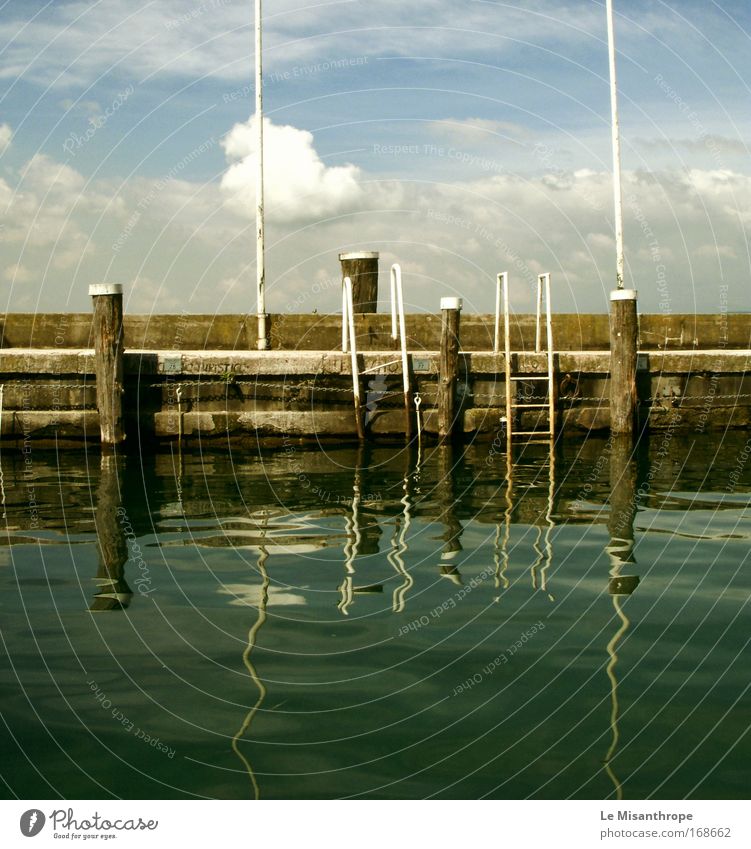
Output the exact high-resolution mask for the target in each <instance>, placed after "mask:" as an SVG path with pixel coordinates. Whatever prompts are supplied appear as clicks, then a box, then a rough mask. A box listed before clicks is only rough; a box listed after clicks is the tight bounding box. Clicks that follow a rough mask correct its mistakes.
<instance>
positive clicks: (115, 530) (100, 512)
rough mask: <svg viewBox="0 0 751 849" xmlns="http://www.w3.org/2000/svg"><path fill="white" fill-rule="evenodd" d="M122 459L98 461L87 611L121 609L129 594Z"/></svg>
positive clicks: (108, 457) (106, 456)
mask: <svg viewBox="0 0 751 849" xmlns="http://www.w3.org/2000/svg"><path fill="white" fill-rule="evenodd" d="M122 466H123V460H122V458H121V457H119V456H117V455H116V454H110V453H103V454H102V456H101V458H100V460H99V486H98V487H97V490H96V507H95V511H94V524H95V527H96V539H97V550H98V555H99V565H98V568H97V573H96V577H95V579H94V580H95V582H96V585H97V593H96V595H95V596H94V598H93V600H92V602H91V606H90V607H89V610H92V611H95V612H97V613H100V612H103V611H106V610H124V609H125V608H127V607H128V606H129V605H130V601H131V599H132V598H133V591H132V590H131V588H130V587H129V586H128V583H127V581H126V580H125V564H126V563H127V562H128V544H127V541H126V539H125V530H124V526H123V519H124V518H125V516H126V513H125V511H124V509H123V506H122V496H121V485H120V472H121V469H122Z"/></svg>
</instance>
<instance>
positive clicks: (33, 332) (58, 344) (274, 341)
mask: <svg viewBox="0 0 751 849" xmlns="http://www.w3.org/2000/svg"><path fill="white" fill-rule="evenodd" d="M493 320H494V319H493V316H492V315H469V314H466V313H465V314H463V316H462V347H463V349H464V350H465V351H468V350H473V351H490V350H492V348H493ZM269 323H270V331H269V332H270V337H271V346H272V348H273V349H275V350H315V351H334V350H337V349H338V347H339V346H340V344H341V316H340V315H319V314H316V313H313V314H299V313H294V314H272V315H270V316H269ZM91 325H92V316H91V314H89V313H65V314H55V313H7V314H0V348H36V349H39V348H52V349H71V348H89V347H91V346H92V344H93V341H92V335H91ZM356 325H357V335H358V347H359V348H360V349H362V348H370V349H373V350H389V349H391V348H392V342H391V319H390V316H389V315H387V314H385V313H381V314H371V315H358V316H357V321H356ZM534 325H535V319H534V316H533V315H526V314H524V315H515V316H513V317H512V322H511V336H512V340H511V347H512V348H513V349H515V350H534ZM124 327H125V347H126V349H128V350H133V349H146V350H162V351H182V350H213V351H232V350H240V351H247V350H251V349H254V348H255V347H256V316H255V315H190V316H188V315H126V316H125V319H124ZM406 330H407V337H408V340H409V349H410V351H412V352H414V353H417V352H419V351H420V350H430V351H437V350H438V348H439V341H440V332H441V320H440V316H438V315H431V314H412V315H407V317H406ZM553 340H554V343H555V349H556V350H557V351H607V350H608V349H609V329H608V316H607V315H606V314H602V315H600V314H591V315H584V314H566V313H562V314H561V313H559V314H557V315H554V316H553ZM705 348H719V349H723V350H728V349H748V348H751V316H749V315H747V314H729V315H723V314H720V315H693V314H686V315H642V316H640V317H639V350H641V351H658V350H701V349H705Z"/></svg>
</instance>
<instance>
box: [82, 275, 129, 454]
mask: <svg viewBox="0 0 751 849" xmlns="http://www.w3.org/2000/svg"><path fill="white" fill-rule="evenodd" d="M89 294H90V295H91V296H92V297H93V299H94V321H93V326H92V333H93V335H94V361H95V362H94V367H95V372H96V406H97V410H98V412H99V429H100V433H101V439H102V444H103V445H117V444H119V443H120V442H123V440H124V439H125V428H124V426H123V287H122V286H121V285H119V284H118V283H113V284H108V283H99V284H96V285H94V286H89Z"/></svg>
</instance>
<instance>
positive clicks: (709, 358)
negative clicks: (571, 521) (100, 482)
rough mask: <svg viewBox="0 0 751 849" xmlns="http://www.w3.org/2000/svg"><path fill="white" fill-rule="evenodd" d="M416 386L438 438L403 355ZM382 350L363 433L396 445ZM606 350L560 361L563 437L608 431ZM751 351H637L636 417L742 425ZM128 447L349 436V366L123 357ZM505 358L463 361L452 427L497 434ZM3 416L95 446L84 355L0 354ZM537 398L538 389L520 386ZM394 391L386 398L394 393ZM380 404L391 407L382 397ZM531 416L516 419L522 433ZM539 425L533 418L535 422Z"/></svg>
mask: <svg viewBox="0 0 751 849" xmlns="http://www.w3.org/2000/svg"><path fill="white" fill-rule="evenodd" d="M410 359H411V368H412V372H413V386H414V388H415V389H416V390H417V391H419V392H420V394H421V396H422V401H423V403H422V407H421V411H422V424H423V427H424V429H425V431H426V432H427V433H428V434H430V433H433V432H434V431H435V428H436V421H435V419H436V416H435V407H434V405H435V401H436V394H437V393H436V389H437V370H438V356H437V354H435V353H431V352H425V353H423V352H417V353H415V354H413V355H411V358H410ZM393 360H394V355H393V353H391V352H381V353H374V352H371V353H365V354H363V355H361V369H372V370H373V373H372V374H371V375H369V376H368V377H367V379H365V380H364V385H366V388H367V390H368V396H367V398H368V401H369V402H370V413H369V416H368V430H369V433H370V435H372V436H373V437H380V438H389V439H403V434H404V411H403V407H402V399H401V374H400V365H399V364H398V363H395V362H393ZM609 364H610V358H609V354H608V352H607V351H590V352H587V351H578V352H566V351H561V352H559V353H558V354H556V374H557V381H558V392H559V398H560V400H559V411H560V420H561V424H562V426H563V428H564V430H566V431H568V432H570V433H580V434H584V433H588V432H590V431H599V430H603V429H606V428H607V427H608V426H609V411H608V402H607V399H608V395H609V377H608V372H609ZM514 365H515V370H517V371H522V372H524V373H526V374H534V373H540V372H543V371H545V368H546V363H545V357H544V355H536V354H523V355H518V356H517V361H516V362H515V364H514ZM750 368H751V351H749V350H745V351H740V350H737V351H733V350H729V349H727V350H715V351H668V352H663V351H652V352H642V354H641V356H640V370H639V373H638V381H637V382H638V388H639V394H640V399H641V403H640V414H641V416H642V418H643V420H644V421H646V422H647V423H648V425H649V427H650V428H651V429H653V430H661V429H663V430H664V429H671V430H683V431H691V430H693V431H701V430H705V429H709V428H713V427H714V428H717V427H720V428H725V427H747V426H748V425H749V423H750V422H751V375H750V373H749V369H750ZM125 369H126V383H125V392H126V398H125V409H126V415H127V420H126V428H127V431H128V433H129V442H132V443H133V444H135V445H137V446H139V448H140V449H141V450H142V449H143V448H144V447H146V446H148V445H151V444H155V442H156V441H158V440H170V439H175V438H176V437H178V436H180V435H182V436H183V437H185V438H188V439H191V438H192V439H194V440H200V441H201V444H208V443H216V444H219V445H221V444H226V443H227V442H228V441H242V440H253V441H254V440H255V439H256V438H257V437H258V436H262V437H264V438H269V439H273V438H279V439H282V438H286V437H288V436H293V437H295V438H309V437H315V438H317V439H332V440H341V439H350V438H354V436H355V423H354V416H353V407H352V383H351V376H350V358H349V356H348V355H342V354H341V353H339V352H336V351H334V352H328V353H327V352H323V351H286V352H259V351H221V350H214V351H192V352H191V351H181V352H177V351H175V352H172V351H169V350H167V351H143V352H133V351H131V352H130V353H127V354H126V357H125ZM504 371H505V362H504V357H503V355H501V354H498V355H494V354H492V353H480V352H474V353H472V352H465V353H463V354H462V355H461V356H460V372H459V373H460V384H459V387H458V394H459V397H460V400H461V404H460V412H459V415H460V427H461V429H463V430H464V432H465V433H466V434H467V435H468V436H473V437H474V436H477V437H482V438H493V437H494V436H495V435H496V434H497V433H498V431H499V428H500V417H501V415H502V413H503V412H504V409H503V406H504V403H505V400H504V399H505V383H504ZM0 386H2V388H3V412H2V416H1V417H0V434H1V435H2V437H3V438H4V439H6V440H11V441H16V442H17V443H19V444H23V443H24V441H26V440H30V439H34V440H42V441H54V440H57V442H58V444H64V443H66V442H71V443H76V442H80V441H81V440H85V439H96V438H97V436H98V417H97V413H96V405H95V384H94V362H93V353H92V351H91V350H90V349H85V348H81V349H63V348H57V349H26V350H23V349H7V348H6V349H0ZM525 386H526V387H527V388H528V389H530V390H532V391H534V389H535V388H536V387H539V383H537V384H533V383H530V384H528V385H525V384H523V383H520V384H517V388H518V390H519V391H520V392H522V393H523V392H524V391H525ZM390 393H394V394H393V395H390ZM389 395H390V397H388V396H389ZM536 415H538V414H537V413H532V412H529V413H527V414H526V416H527V418H526V420H525V422H524V423H523V424H524V429H527V428H528V427H530V426H531V425H532V424H533V422H532V421H530V419H531V418H532V417H533V416H536ZM544 420H545V415H544V414H543V415H542V417H541V423H544Z"/></svg>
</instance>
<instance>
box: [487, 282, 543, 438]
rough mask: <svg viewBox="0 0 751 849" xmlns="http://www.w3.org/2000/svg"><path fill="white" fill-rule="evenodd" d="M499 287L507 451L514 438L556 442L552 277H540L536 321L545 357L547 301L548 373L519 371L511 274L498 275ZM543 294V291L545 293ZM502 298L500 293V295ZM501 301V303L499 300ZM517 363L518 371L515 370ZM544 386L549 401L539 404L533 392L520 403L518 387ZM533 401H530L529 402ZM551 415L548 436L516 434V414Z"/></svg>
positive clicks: (537, 338)
mask: <svg viewBox="0 0 751 849" xmlns="http://www.w3.org/2000/svg"><path fill="white" fill-rule="evenodd" d="M498 287H499V289H502V291H503V329H504V336H505V343H506V345H505V349H504V353H505V357H504V359H505V365H506V440H507V444H508V448H509V449H510V447H511V440H512V439H513V438H514V437H515V436H537V437H540V436H545V438H549V439H553V438H554V437H555V374H554V373H553V324H552V317H551V314H550V274H540V275H538V277H537V317H536V323H535V353H537V354H539V353H542V303H543V296H544V301H545V335H546V351H545V353H546V354H547V371H546V372H529V371H527V372H526V373H523V372H522V371H521V370H520V363H519V360H520V356H523V354H520V353H513V354H512V352H511V330H510V326H509V306H508V274H507V272H505V271H504V272H503V273H502V274H499V275H498ZM543 290H544V291H543ZM499 294H500V293H499ZM499 300H500V299H499ZM515 362H516V365H517V368H516V369H514V363H515ZM519 383H522V384H524V385H528V384H533V385H534V384H538V385H539V384H542V385H544V384H545V383H547V398H546V399H545V400H544V401H541V400H540V397H541V396H539V395H538V394H537V393H535V392H534V390H533V391H532V394H531V396H526V397H524V398H522V400H521V401H520V400H519V398H518V397H517V388H518V384H519ZM530 398H531V400H530ZM535 409H536V410H545V409H547V411H548V432H547V433H545V432H544V431H540V430H516V429H515V419H516V413H517V412H521V411H524V410H535Z"/></svg>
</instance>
